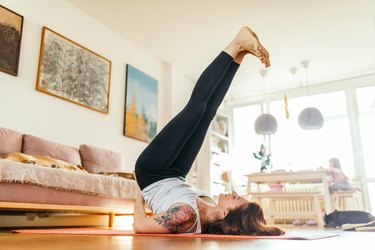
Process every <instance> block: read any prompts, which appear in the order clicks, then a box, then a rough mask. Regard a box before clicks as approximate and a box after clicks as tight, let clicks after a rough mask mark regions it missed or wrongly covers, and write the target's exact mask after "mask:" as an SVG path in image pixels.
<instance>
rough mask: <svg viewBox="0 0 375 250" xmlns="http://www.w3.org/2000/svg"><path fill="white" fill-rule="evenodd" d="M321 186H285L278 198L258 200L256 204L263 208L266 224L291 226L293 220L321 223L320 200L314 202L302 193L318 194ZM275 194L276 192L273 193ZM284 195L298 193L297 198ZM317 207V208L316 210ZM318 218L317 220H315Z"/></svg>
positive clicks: (310, 197)
mask: <svg viewBox="0 0 375 250" xmlns="http://www.w3.org/2000/svg"><path fill="white" fill-rule="evenodd" d="M320 191H321V186H320V185H315V184H287V185H285V186H284V187H283V190H282V191H279V193H280V197H279V198H278V197H277V196H276V197H275V196H274V197H272V198H268V197H262V198H258V199H257V202H259V203H260V205H261V206H262V208H263V211H264V215H265V218H266V220H267V223H268V224H291V223H293V221H295V220H302V221H305V222H306V221H308V220H314V221H317V222H320V223H321V221H322V218H319V217H321V216H322V215H321V216H319V215H318V214H320V212H319V211H322V205H323V204H322V202H323V201H322V200H321V199H319V201H315V204H314V200H313V197H312V196H304V195H303V193H312V192H315V193H316V192H320ZM273 193H274V194H276V192H273ZM285 193H299V194H301V195H300V196H298V197H285V196H284V194H285ZM316 206H317V208H316ZM317 217H318V218H317Z"/></svg>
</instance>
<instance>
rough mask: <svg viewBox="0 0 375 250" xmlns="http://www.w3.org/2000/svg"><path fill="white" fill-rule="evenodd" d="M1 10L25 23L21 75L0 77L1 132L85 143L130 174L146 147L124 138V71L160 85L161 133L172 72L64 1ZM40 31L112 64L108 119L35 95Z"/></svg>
mask: <svg viewBox="0 0 375 250" xmlns="http://www.w3.org/2000/svg"><path fill="white" fill-rule="evenodd" d="M0 4H1V5H3V6H5V7H7V8H9V9H11V10H13V11H15V12H17V13H18V14H20V15H22V16H23V17H24V26H23V36H22V45H21V56H20V63H19V75H18V76H17V77H15V76H11V75H8V74H5V73H2V72H0V127H6V128H10V129H14V130H17V131H20V132H23V133H28V134H32V135H35V136H40V137H42V138H45V139H48V140H52V141H56V142H59V143H63V144H66V145H70V146H73V147H78V146H79V145H80V144H84V143H85V144H89V145H93V146H97V147H102V148H106V149H110V150H113V151H116V152H120V153H122V155H123V165H124V170H129V171H131V170H133V168H134V163H135V161H136V159H137V157H138V155H139V153H140V152H141V151H142V150H143V148H144V147H146V146H147V144H146V143H144V142H141V141H137V140H134V139H131V138H128V137H125V136H123V135H122V131H123V119H124V102H125V66H126V64H131V65H132V66H134V67H136V68H138V69H139V70H141V71H143V72H145V73H146V74H148V75H150V76H152V77H154V78H155V79H157V80H158V93H159V95H158V129H159V130H160V128H162V127H163V126H164V125H165V123H166V122H167V121H168V120H169V118H170V115H171V113H170V107H169V106H170V105H171V101H170V94H171V91H170V85H171V83H172V82H171V79H172V78H171V76H170V75H169V74H170V73H171V72H170V69H169V67H170V66H169V65H167V64H165V63H163V62H162V61H160V60H159V59H157V58H155V57H153V56H151V55H150V54H148V53H146V52H145V51H144V50H142V49H141V48H139V47H137V46H136V45H135V44H133V43H131V42H130V41H129V40H127V39H125V38H124V37H121V36H120V35H118V34H117V33H115V32H114V31H112V30H110V29H109V28H107V27H106V26H104V25H103V24H101V23H99V22H98V21H96V20H95V19H93V18H91V17H90V16H88V15H86V14H85V13H83V12H81V11H80V10H78V9H76V8H75V7H74V6H73V5H71V4H69V3H68V2H66V1H64V0H54V1H45V0H33V1H25V0H0ZM43 26H46V27H48V28H50V29H52V30H54V31H56V32H58V33H59V34H61V35H64V36H66V37H68V38H69V39H71V40H73V41H75V42H77V43H78V44H80V45H82V46H84V47H86V48H88V49H90V50H92V51H94V52H96V53H98V54H100V55H102V56H104V57H106V58H108V59H109V60H111V61H112V74H111V86H110V87H111V89H110V106H109V114H102V113H100V112H97V111H93V110H91V109H88V108H85V107H82V106H79V105H76V104H74V103H71V102H68V101H65V100H62V99H59V98H56V97H53V96H50V95H47V94H44V93H42V92H39V91H37V90H35V86H36V79H37V68H38V60H39V51H40V42H41V32H42V27H43ZM177 73H178V72H177Z"/></svg>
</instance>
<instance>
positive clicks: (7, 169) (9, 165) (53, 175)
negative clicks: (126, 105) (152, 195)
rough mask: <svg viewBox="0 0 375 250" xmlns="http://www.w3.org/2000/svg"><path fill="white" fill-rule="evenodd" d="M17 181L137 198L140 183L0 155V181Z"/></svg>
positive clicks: (72, 190) (87, 192) (100, 194)
mask: <svg viewBox="0 0 375 250" xmlns="http://www.w3.org/2000/svg"><path fill="white" fill-rule="evenodd" d="M1 182H8V183H9V182H16V183H25V184H32V185H38V186H42V187H47V188H53V189H58V190H65V191H70V192H78V193H83V194H90V195H96V196H103V197H115V198H124V199H135V197H136V193H137V184H136V182H135V181H134V180H130V179H125V178H122V177H113V176H104V175H99V174H90V173H85V172H78V171H68V170H65V169H54V168H48V167H41V166H37V165H33V164H25V163H18V162H14V161H10V160H6V159H0V183H1Z"/></svg>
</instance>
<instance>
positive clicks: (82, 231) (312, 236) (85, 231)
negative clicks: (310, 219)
mask: <svg viewBox="0 0 375 250" xmlns="http://www.w3.org/2000/svg"><path fill="white" fill-rule="evenodd" d="M11 233H23V234H62V235H110V236H136V237H138V236H143V237H162V238H204V239H226V240H227V239H228V240H232V239H236V240H252V239H266V240H268V239H276V240H317V239H323V238H329V237H335V236H339V234H332V233H323V232H319V233H311V232H309V233H306V234H293V235H292V234H291V235H289V234H288V233H287V234H285V235H280V236H260V235H220V234H136V233H134V232H133V231H131V230H111V229H97V228H60V229H19V230H13V231H11Z"/></svg>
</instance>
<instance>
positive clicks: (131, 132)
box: [124, 64, 158, 142]
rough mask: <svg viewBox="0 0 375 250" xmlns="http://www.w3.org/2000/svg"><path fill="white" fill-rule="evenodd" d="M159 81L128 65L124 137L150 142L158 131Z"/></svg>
mask: <svg viewBox="0 0 375 250" xmlns="http://www.w3.org/2000/svg"><path fill="white" fill-rule="evenodd" d="M157 95H158V83H157V81H156V80H155V79H154V78H152V77H150V76H148V75H147V74H145V73H143V72H142V71H140V70H138V69H136V68H134V67H133V66H131V65H129V64H127V65H126V89H125V121H124V135H125V136H128V137H131V138H134V139H137V140H140V141H144V142H150V141H151V140H152V139H153V138H154V137H155V136H156V129H157V104H158V103H157Z"/></svg>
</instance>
